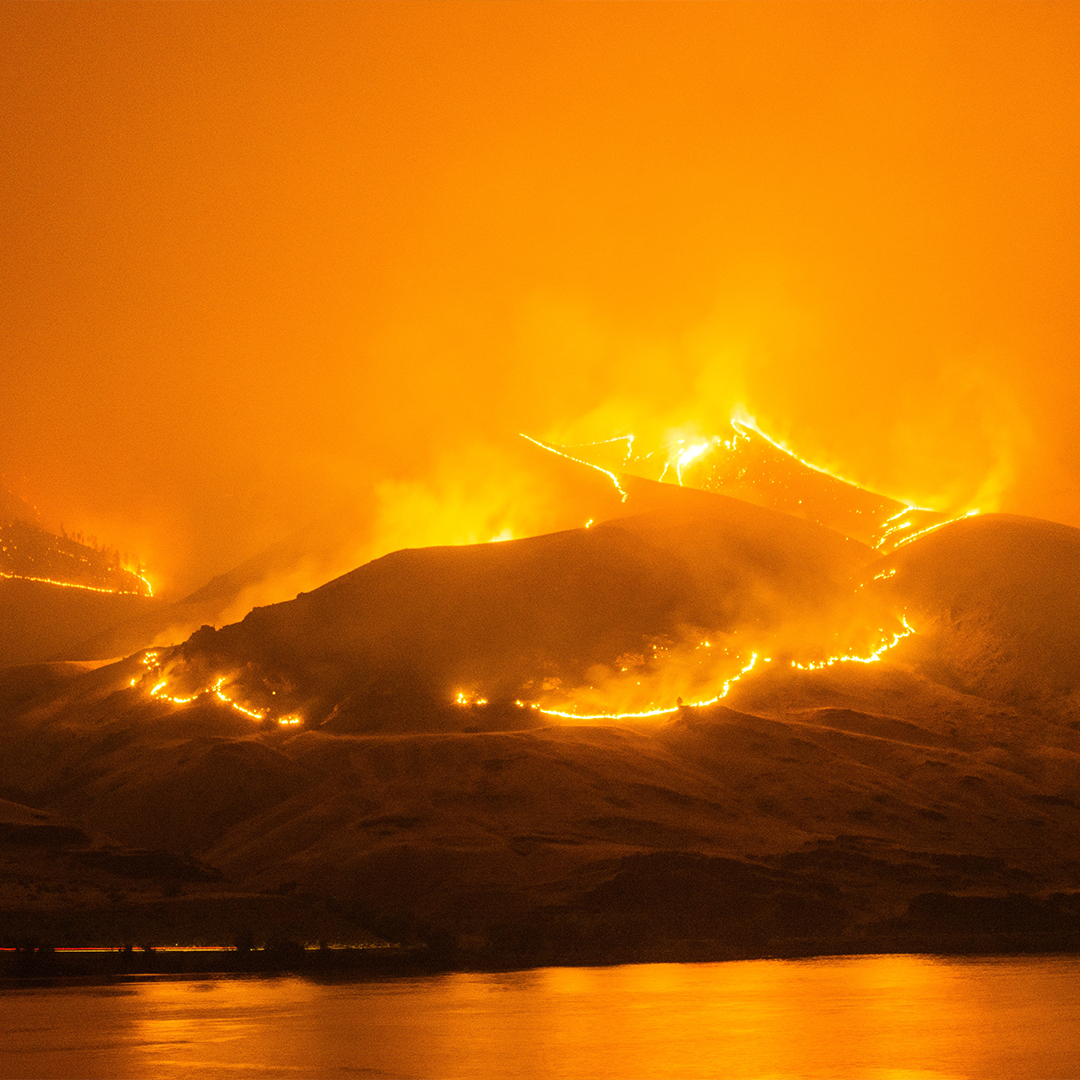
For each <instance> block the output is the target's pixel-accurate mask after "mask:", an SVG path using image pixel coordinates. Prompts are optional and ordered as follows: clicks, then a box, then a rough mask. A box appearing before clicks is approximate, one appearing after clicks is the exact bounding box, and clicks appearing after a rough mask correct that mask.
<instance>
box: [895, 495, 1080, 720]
mask: <svg viewBox="0 0 1080 1080" xmlns="http://www.w3.org/2000/svg"><path fill="white" fill-rule="evenodd" d="M883 565H886V566H888V567H889V568H891V569H895V570H896V574H895V576H894V577H892V578H890V579H888V585H889V591H890V592H891V594H892V596H893V597H894V599H895V601H896V602H899V603H902V604H903V605H904V606H905V608H906V609H907V610H908V611H909V612H910V613H911V617H912V618H913V619H914V620H915V623H916V625H917V626H918V629H919V638H918V640H917V641H914V642H912V646H914V647H912V648H909V649H908V655H909V656H910V657H911V658H912V659H914V660H917V661H918V663H919V664H920V666H921V668H922V669H923V670H924V671H926V673H927V674H929V675H931V676H932V677H933V678H935V679H936V680H938V681H940V682H944V683H945V684H947V685H949V686H953V687H955V688H956V689H958V690H962V691H966V692H969V693H975V694H978V695H980V696H983V697H988V698H992V699H994V700H999V701H1006V702H1010V703H1013V704H1016V705H1024V706H1027V707H1029V708H1058V709H1075V708H1076V707H1077V706H1078V705H1080V697H1078V693H1080V529H1075V528H1071V527H1069V526H1067V525H1059V524H1056V523H1054V522H1051V521H1040V520H1038V519H1034V518H1023V517H1014V516H1009V515H1004V514H988V515H980V516H978V517H972V518H965V519H962V520H960V521H956V522H953V523H952V524H950V525H948V526H945V527H944V528H941V529H937V530H935V531H934V532H931V533H928V534H927V535H925V536H922V537H919V538H918V539H917V540H915V541H913V542H912V543H910V544H906V545H904V546H903V547H901V548H899V549H898V550H897V551H896V552H895V553H894V554H893V555H892V556H890V557H889V558H888V559H887V560H886V561H885V563H884V564H883Z"/></svg>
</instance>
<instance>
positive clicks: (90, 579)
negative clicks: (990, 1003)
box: [0, 489, 156, 667]
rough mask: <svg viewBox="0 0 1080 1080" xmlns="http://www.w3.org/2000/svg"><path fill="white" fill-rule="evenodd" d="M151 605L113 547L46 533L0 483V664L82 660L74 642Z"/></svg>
mask: <svg viewBox="0 0 1080 1080" xmlns="http://www.w3.org/2000/svg"><path fill="white" fill-rule="evenodd" d="M155 606H156V605H155V604H154V602H153V600H152V599H151V598H150V586H149V585H148V584H147V582H146V581H145V579H144V578H143V577H142V576H141V575H140V573H139V571H138V570H133V569H130V568H128V567H127V566H125V565H124V563H123V561H122V559H121V555H120V552H118V551H114V550H111V549H100V548H98V547H96V546H95V545H94V544H92V543H91V544H87V543H83V542H82V539H81V538H76V537H70V536H66V535H62V536H58V535H56V534H55V533H52V532H50V531H49V530H48V529H46V528H44V527H43V526H41V525H40V524H39V523H38V522H37V521H36V520H35V518H34V515H33V512H32V510H31V509H30V508H29V507H28V506H27V505H26V504H25V503H23V502H22V501H21V500H18V499H16V498H15V497H14V496H12V495H11V493H10V492H7V491H6V490H2V489H0V667H2V666H4V665H5V664H20V663H31V662H35V661H44V660H52V659H69V658H78V659H82V658H83V657H81V656H78V652H79V650H78V643H79V642H81V641H83V640H85V639H86V638H87V637H89V636H91V635H93V634H98V633H100V632H101V631H103V630H106V629H107V628H109V627H113V626H115V625H116V624H118V623H121V622H124V621H126V620H129V619H131V618H133V617H135V616H137V615H143V614H145V613H147V612H148V611H149V610H152V609H153V608H154V607H155ZM72 650H74V652H75V654H76V655H75V656H72ZM113 655H114V656H115V655H117V654H116V653H114V654H113Z"/></svg>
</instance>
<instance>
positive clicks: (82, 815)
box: [0, 489, 1080, 965]
mask: <svg viewBox="0 0 1080 1080" xmlns="http://www.w3.org/2000/svg"><path fill="white" fill-rule="evenodd" d="M686 494H687V496H688V497H686V498H683V497H682V495H680V494H679V492H678V489H668V490H667V491H665V492H664V493H663V494H662V495H658V496H657V498H658V499H663V500H668V502H667V503H666V504H664V505H661V503H660V502H657V503H656V504H655V506H654V508H653V509H652V510H650V511H649V512H647V513H645V514H643V515H638V516H633V517H627V518H624V519H620V520H617V521H614V522H611V523H608V524H607V525H604V526H596V527H593V528H591V529H588V530H577V531H572V532H565V533H559V534H555V535H552V536H547V537H538V538H535V539H532V540H527V541H517V542H510V543H506V544H492V545H482V546H479V547H475V548H463V549H428V550H420V551H406V552H400V553H397V554H396V555H393V556H388V557H387V558H385V559H382V560H378V561H376V562H375V563H371V564H368V565H367V566H365V567H361V568H360V569H359V570H356V571H354V572H352V573H350V574H348V575H346V576H345V577H343V578H340V579H337V580H336V581H334V582H331V583H330V584H329V585H327V586H325V587H323V588H322V589H318V590H316V591H315V592H312V593H310V594H307V595H305V596H302V597H299V598H298V599H297V600H295V601H293V602H291V603H288V604H281V605H276V606H274V607H270V608H265V609H258V610H256V611H255V612H253V613H252V614H251V615H249V616H248V617H247V618H246V619H245V620H243V622H241V623H239V624H236V625H234V626H231V627H226V628H224V629H222V630H220V631H217V632H214V631H211V630H205V631H203V632H200V633H199V634H196V635H194V636H193V637H192V638H191V639H190V640H189V641H188V642H186V643H185V644H184V645H183V646H182V647H181V648H178V649H176V650H173V651H172V652H171V653H162V654H161V655H158V656H157V657H155V658H150V657H144V656H142V655H138V656H134V657H132V658H130V659H129V660H126V661H124V662H122V663H120V664H111V665H105V666H101V667H98V668H96V669H93V670H88V669H85V668H80V667H78V666H72V665H68V666H64V667H56V666H46V667H41V666H38V667H31V668H22V669H9V670H8V671H7V672H0V718H2V721H0V722H2V723H3V737H4V742H5V754H4V757H3V759H2V762H0V799H4V800H7V803H6V804H0V809H3V808H4V807H5V806H6V808H7V814H8V817H9V818H10V822H9V824H10V829H9V830H8V832H7V833H6V834H3V830H2V829H0V853H2V855H3V858H4V863H3V866H4V867H5V870H4V874H3V875H2V876H0V888H2V892H0V909H3V911H4V912H5V913H4V914H3V916H2V917H0V934H3V933H6V935H7V937H8V938H9V939H14V938H16V937H18V936H19V935H22V937H23V938H24V939H25V938H27V937H33V936H37V937H38V938H48V939H49V940H53V941H58V940H61V939H63V940H68V941H73V942H75V941H77V942H85V941H90V940H95V941H100V940H103V939H108V940H110V941H113V940H115V941H116V942H117V943H123V942H125V941H135V942H136V943H138V942H140V941H142V940H150V941H154V940H156V941H159V942H161V941H164V940H166V939H168V940H179V939H182V940H191V941H194V940H200V941H206V942H208V943H215V942H216V943H225V941H227V940H232V939H237V940H238V939H240V938H241V937H244V938H245V939H249V940H250V939H262V940H266V941H271V940H273V939H274V938H282V937H288V938H292V939H293V940H298V941H302V940H319V939H326V938H327V937H328V936H333V938H334V939H335V940H342V941H344V940H349V941H354V942H359V941H363V940H370V939H371V938H372V937H373V936H378V937H381V938H384V939H388V940H392V941H399V942H406V943H408V942H417V941H420V942H424V943H425V944H427V945H428V946H429V949H430V950H431V952H432V953H433V954H434V953H435V952H438V953H439V956H440V957H441V960H442V962H446V963H468V964H485V965H497V964H504V963H507V964H519V963H549V962H600V961H608V960H629V959H686V958H699V959H701V958H711V957H725V956H737V955H763V954H774V953H798V952H814V951H843V950H853V951H865V950H871V949H1000V948H1014V947H1028V948H1032V947H1053V948H1062V947H1070V948H1071V947H1077V946H1078V945H1080V852H1078V849H1077V846H1076V836H1077V835H1078V829H1080V716H1078V715H1077V711H1076V700H1075V689H1076V686H1077V682H1078V676H1080V659H1078V657H1080V652H1078V651H1077V650H1076V649H1074V648H1072V642H1073V641H1074V639H1075V634H1076V629H1075V625H1076V623H1075V614H1076V613H1075V611H1074V606H1075V604H1076V597H1077V596H1078V595H1080V560H1077V559H1076V557H1075V555H1076V552H1077V550H1078V549H1077V539H1078V537H1080V533H1078V532H1077V530H1071V529H1065V528H1064V527H1061V526H1051V525H1049V524H1048V523H1045V522H1038V521H1032V520H1029V519H1015V518H996V517H987V518H984V519H969V520H966V521H963V522H958V523H954V524H952V525H946V526H944V527H942V528H940V529H938V530H936V531H934V532H931V533H927V534H926V535H925V536H922V537H919V538H917V539H915V540H912V541H911V542H909V543H907V544H905V545H903V546H902V547H901V548H899V549H897V550H896V551H895V552H894V553H892V554H891V555H889V556H886V557H885V558H881V557H879V556H878V555H877V554H876V553H874V552H873V551H871V550H870V549H869V548H866V547H864V546H863V545H861V544H859V543H857V542H855V541H853V540H849V539H845V538H844V537H841V536H839V535H838V534H835V533H832V532H830V531H829V530H827V529H824V528H822V527H820V526H818V525H814V524H813V523H810V522H807V521H804V520H799V519H794V518H790V517H787V516H785V515H782V514H779V513H778V512H776V511H770V510H767V509H764V508H761V507H748V506H747V505H746V504H743V503H739V502H738V501H737V500H732V499H721V498H719V497H709V496H702V495H700V493H696V494H690V493H686ZM672 499H674V500H675V501H674V502H671V500H672ZM893 571H895V573H893ZM903 618H906V619H907V620H908V622H907V624H904V623H902V622H901V619H903ZM871 623H872V625H871ZM860 627H861V631H860ZM893 627H900V628H901V631H900V633H907V627H911V628H913V631H914V632H913V633H910V634H909V635H908V636H907V637H905V638H903V640H901V641H900V643H899V644H897V645H896V647H895V648H894V649H892V650H891V651H889V652H887V653H884V654H883V659H881V660H879V661H877V662H873V663H859V662H856V661H848V662H836V663H832V664H831V665H830V664H824V666H820V667H817V668H816V669H809V670H808V669H805V668H806V667H807V666H808V665H809V664H810V663H811V662H812V661H813V662H816V663H818V664H822V663H823V662H824V661H825V660H828V659H829V657H830V656H831V655H835V654H833V653H832V652H831V650H832V648H833V647H834V646H836V645H837V644H840V645H845V644H857V642H855V640H854V639H855V638H857V637H858V633H859V632H862V633H863V634H864V636H867V637H870V638H874V637H875V635H878V636H879V637H880V634H881V633H883V632H887V634H888V635H893V636H894V637H898V636H899V634H896V633H895V631H894V630H893V629H892V628H893ZM702 632H704V633H707V634H708V635H710V647H712V648H717V649H720V651H721V652H724V650H726V652H724V656H722V657H721V658H720V659H718V660H715V661H714V660H709V662H708V663H705V664H704V666H702V663H701V662H699V660H700V657H701V656H702V655H705V654H704V653H703V652H702V651H701V650H700V649H697V648H696V647H695V648H691V645H690V644H688V643H689V642H692V641H696V640H697V639H698V638H699V637H700V635H701V633H702ZM713 637H715V641H712V640H711V639H712V638H713ZM891 639H892V638H890V640H891ZM658 643H660V644H659V647H658V648H657V649H656V650H653V652H652V653H648V650H649V648H650V647H651V646H652V645H657V644H658ZM1055 643H1061V645H1060V647H1058V646H1057V644H1055ZM699 644H700V643H699ZM1044 646H1045V647H1044ZM749 651H755V652H759V659H758V661H757V662H756V664H755V666H754V667H753V669H752V670H749V671H747V672H746V673H745V674H743V675H742V677H741V678H740V679H738V680H737V681H734V682H730V684H729V689H728V693H727V695H726V696H725V697H724V698H723V699H722V701H720V702H718V703H716V704H713V705H709V706H702V707H690V706H683V707H681V708H676V707H675V706H674V704H673V705H672V711H670V712H667V713H664V714H662V715H659V716H656V717H653V718H651V719H622V720H619V719H612V720H609V721H606V722H602V721H573V720H559V719H556V718H553V717H552V716H551V715H550V714H546V713H544V712H542V711H541V710H539V709H533V708H527V707H525V708H523V707H518V706H515V705H513V702H512V700H509V698H510V696H511V695H517V694H526V695H529V696H528V697H527V698H526V699H525V700H526V701H527V703H536V702H542V701H546V700H547V698H546V697H545V695H553V696H555V697H560V695H561V698H560V700H565V702H567V703H569V704H570V705H571V706H573V705H574V704H575V703H576V702H577V700H578V698H577V696H576V695H578V694H579V693H580V695H582V699H583V700H589V701H594V700H602V698H603V695H604V694H605V693H608V694H610V695H612V696H613V698H614V697H616V696H618V695H619V694H622V693H623V692H628V690H627V685H626V684H627V682H629V683H630V684H633V685H635V686H636V685H637V684H638V683H642V684H648V683H649V682H650V680H652V681H653V683H654V687H655V690H656V693H657V694H662V693H664V692H667V691H671V692H672V693H673V692H674V690H675V689H676V688H677V687H678V686H679V685H681V683H680V681H679V680H680V679H698V680H699V681H701V683H702V685H703V686H704V685H710V686H712V687H713V688H714V689H715V682H713V683H709V680H710V679H713V680H716V679H721V678H722V679H723V680H728V679H729V678H730V675H731V673H732V670H735V671H737V670H739V669H740V665H741V666H742V667H745V666H747V665H745V664H744V663H743V660H744V657H745V656H746V654H747V652H749ZM634 657H637V659H634ZM865 658H866V657H865V655H864V659H865ZM620 661H621V663H620ZM691 661H692V663H691ZM794 664H803V665H804V668H803V669H800V668H799V667H797V666H794ZM694 665H697V666H694ZM620 667H623V668H626V669H627V670H626V671H620V670H619V669H620ZM151 668H152V669H154V671H155V672H156V674H155V675H154V676H153V678H152V679H149V678H147V677H146V673H147V672H148V671H149V670H150V669H151ZM556 683H557V685H556ZM545 684H546V688H545ZM161 687H164V690H162V689H161ZM461 688H464V689H467V690H469V692H470V693H471V694H473V697H472V698H470V699H468V700H472V701H474V703H473V704H467V705H464V706H462V705H457V704H454V701H453V698H454V695H455V694H456V693H457V692H458V690H459V689H461ZM151 690H154V691H155V692H157V695H158V696H157V697H152V696H150V691H151ZM199 691H203V692H199ZM643 692H644V691H643ZM166 693H167V694H168V695H169V697H170V698H182V697H185V696H187V695H189V694H190V695H193V696H192V698H191V700H189V701H187V702H185V703H178V702H176V701H173V700H169V699H167V698H166V697H165V694H166ZM260 695H262V696H261V697H260ZM480 695H482V696H486V697H487V698H488V699H489V704H486V705H481V704H479V703H478V697H479V696H480ZM680 696H683V695H680ZM276 698H281V699H282V702H281V704H280V705H279V704H275V703H274V699H276ZM686 700H690V698H689V697H687V698H686ZM238 705H241V706H243V708H238V707H237V706H238ZM245 710H246V711H245ZM279 720H289V721H290V722H287V723H280V722H279ZM292 720H296V721H298V722H296V723H293V722H291V721H292ZM301 720H302V722H299V721H301ZM35 815H38V816H37V817H35ZM0 820H7V819H6V818H3V815H0ZM35 829H42V830H44V831H41V832H35ZM4 835H6V839H3V836H4ZM35 881H36V882H38V883H40V885H39V888H38V891H36V892H33V891H32V890H33V884H32V883H33V882H35ZM28 890H30V891H28ZM5 927H6V928H7V929H6V931H5V930H4V928H5ZM136 935H138V936H136ZM230 935H231V937H230Z"/></svg>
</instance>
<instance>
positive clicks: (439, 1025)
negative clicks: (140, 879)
mask: <svg viewBox="0 0 1080 1080" xmlns="http://www.w3.org/2000/svg"><path fill="white" fill-rule="evenodd" d="M0 1075H2V1076H3V1077H5V1078H12V1077H19V1078H24V1077H35V1078H42V1080H44V1078H51V1077H127V1078H143V1077H146V1078H151V1077H152V1078H154V1080H172V1078H174V1077H175V1078H177V1080H179V1078H181V1077H184V1078H188V1077H208V1078H219V1077H230V1078H233V1077H260V1078H267V1077H274V1078H277V1077H318V1078H335V1077H350V1078H355V1077H441V1078H455V1077H478V1078H484V1080H490V1078H492V1077H504V1078H512V1077H527V1078H530V1080H543V1078H548V1077H553V1078H554V1077H568V1078H569V1077H573V1078H576V1080H587V1078H591V1077H612V1078H619V1080H625V1078H633V1077H638V1078H646V1077H740V1078H751V1077H762V1078H765V1077H769V1078H777V1077H807V1078H810V1077H826V1078H830V1080H839V1078H843V1077H857V1078H860V1080H873V1078H882V1080H884V1078H899V1077H909V1078H918V1080H932V1078H938V1077H951V1078H960V1077H975V1078H988V1080H989V1078H994V1080H1010V1078H1026V1077H1032V1078H1036V1077H1037V1078H1040V1080H1050V1078H1054V1077H1061V1078H1067V1077H1080V957H1075V956H1039V957H1030V956H1026V957H976V958H970V959H958V958H956V957H948V958H944V957H931V956H910V955H902V956H861V957H829V958H824V959H814V960H753V961H741V962H734V963H716V964H638V965H626V966H621V967H606V968H543V969H537V970H529V971H517V972H504V973H498V974H474V973H470V974H449V975H437V976H426V977H422V978H395V979H385V980H380V981H365V982H358V981H334V980H328V979H311V978H298V977H292V976H279V977H236V976H227V977H226V976H221V977H213V976H206V977H201V978H175V977H145V978H139V977H132V978H130V979H128V980H126V981H123V982H115V983H110V984H107V985H103V984H93V985H86V984H78V985H76V984H74V983H71V982H69V983H66V984H59V983H50V982H41V983H34V984H11V983H9V984H7V986H5V987H4V988H3V989H2V990H0Z"/></svg>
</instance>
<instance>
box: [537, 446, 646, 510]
mask: <svg viewBox="0 0 1080 1080" xmlns="http://www.w3.org/2000/svg"><path fill="white" fill-rule="evenodd" d="M521 437H522V438H523V439H528V440H529V442H531V443H533V444H534V445H535V446H539V447H540V449H541V450H547V451H548V452H549V453H552V454H557V455H558V456H559V457H562V458H566V459H567V460H568V461H574V462H576V463H577V464H578V465H584V466H586V467H587V468H589V469H595V470H596V471H597V472H601V473H603V474H604V475H605V476H606V477H607V478H608V479H609V480H610V481H611V482H612V483H613V484H614V485H615V490H616V491H617V492H618V493H619V495H620V496H622V499H621V501H622V502H626V500H627V499H628V498H629V497H630V496H629V495H628V494H627V492H626V490H625V488H623V486H622V484H620V483H619V478H618V476H616V475H615V473H613V472H611V471H610V470H608V469H602V468H601V467H600V466H599V465H594V464H593V463H592V462H591V461H586V460H585V459H584V458H579V457H574V455H573V454H567V453H566V452H565V451H564V450H558V449H556V448H555V447H554V446H549V445H548V444H547V443H542V442H541V441H540V440H539V439H534V438H533V437H532V436H531V435H526V434H525V433H524V432H522V433H521ZM625 438H626V439H628V440H629V445H630V446H633V442H634V436H633V435H628V436H625ZM621 441H622V437H620V438H616V439H605V440H603V443H589V444H588V445H590V446H600V445H603V444H606V443H611V442H621Z"/></svg>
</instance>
